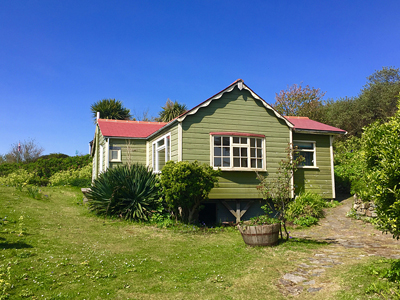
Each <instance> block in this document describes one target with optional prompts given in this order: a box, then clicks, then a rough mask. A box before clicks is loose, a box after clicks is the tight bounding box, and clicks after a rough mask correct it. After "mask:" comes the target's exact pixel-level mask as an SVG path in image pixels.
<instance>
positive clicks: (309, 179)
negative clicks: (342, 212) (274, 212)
mask: <svg viewBox="0 0 400 300" xmlns="http://www.w3.org/2000/svg"><path fill="white" fill-rule="evenodd" d="M293 140H303V141H315V142H316V147H315V148H316V150H315V151H316V154H315V155H316V167H317V168H315V169H314V168H312V169H308V168H299V169H298V170H297V171H296V173H295V176H294V184H295V188H296V193H299V192H300V191H304V190H305V191H310V192H313V193H316V194H319V195H321V196H322V197H323V198H326V199H331V198H333V194H332V177H331V176H332V175H331V174H332V173H331V152H330V137H329V135H315V134H300V133H294V134H293Z"/></svg>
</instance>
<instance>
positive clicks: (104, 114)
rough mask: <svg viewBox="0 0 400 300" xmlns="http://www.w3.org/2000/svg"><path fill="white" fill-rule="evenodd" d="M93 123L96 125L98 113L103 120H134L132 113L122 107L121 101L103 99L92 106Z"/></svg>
mask: <svg viewBox="0 0 400 300" xmlns="http://www.w3.org/2000/svg"><path fill="white" fill-rule="evenodd" d="M90 111H91V112H92V117H93V121H94V123H95V124H96V119H97V112H100V117H101V118H102V119H115V120H129V119H131V118H132V115H131V111H130V110H129V109H127V108H125V107H123V106H122V102H121V101H120V100H115V99H103V100H99V101H97V102H95V103H93V104H92V105H91V106H90Z"/></svg>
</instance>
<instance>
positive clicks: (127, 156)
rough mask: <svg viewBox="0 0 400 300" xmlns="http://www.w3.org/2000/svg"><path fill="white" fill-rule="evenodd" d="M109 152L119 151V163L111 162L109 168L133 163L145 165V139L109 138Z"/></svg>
mask: <svg viewBox="0 0 400 300" xmlns="http://www.w3.org/2000/svg"><path fill="white" fill-rule="evenodd" d="M109 147H110V150H111V149H113V148H114V149H116V150H118V149H120V150H121V162H111V161H110V168H115V167H116V166H119V165H121V164H128V165H129V164H130V165H133V164H135V163H139V164H143V165H145V164H146V140H145V139H115V138H110V145H109Z"/></svg>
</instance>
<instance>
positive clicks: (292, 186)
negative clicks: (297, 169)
mask: <svg viewBox="0 0 400 300" xmlns="http://www.w3.org/2000/svg"><path fill="white" fill-rule="evenodd" d="M289 147H290V162H291V163H292V161H293V128H289ZM290 185H291V192H290V196H291V197H292V198H294V174H292V178H291V179H290Z"/></svg>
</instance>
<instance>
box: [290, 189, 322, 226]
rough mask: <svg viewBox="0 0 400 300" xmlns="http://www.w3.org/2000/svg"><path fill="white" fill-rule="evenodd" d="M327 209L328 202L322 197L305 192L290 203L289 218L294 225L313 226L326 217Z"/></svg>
mask: <svg viewBox="0 0 400 300" xmlns="http://www.w3.org/2000/svg"><path fill="white" fill-rule="evenodd" d="M325 207H327V202H326V201H325V200H324V199H322V197H321V196H320V195H317V194H314V193H311V192H304V193H301V194H300V195H298V196H297V197H296V199H295V200H294V201H293V202H291V203H289V205H288V209H287V218H288V220H289V221H292V222H293V223H294V224H297V225H301V226H311V225H314V224H316V223H318V219H319V218H322V217H323V216H324V211H323V209H324V208H325Z"/></svg>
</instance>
